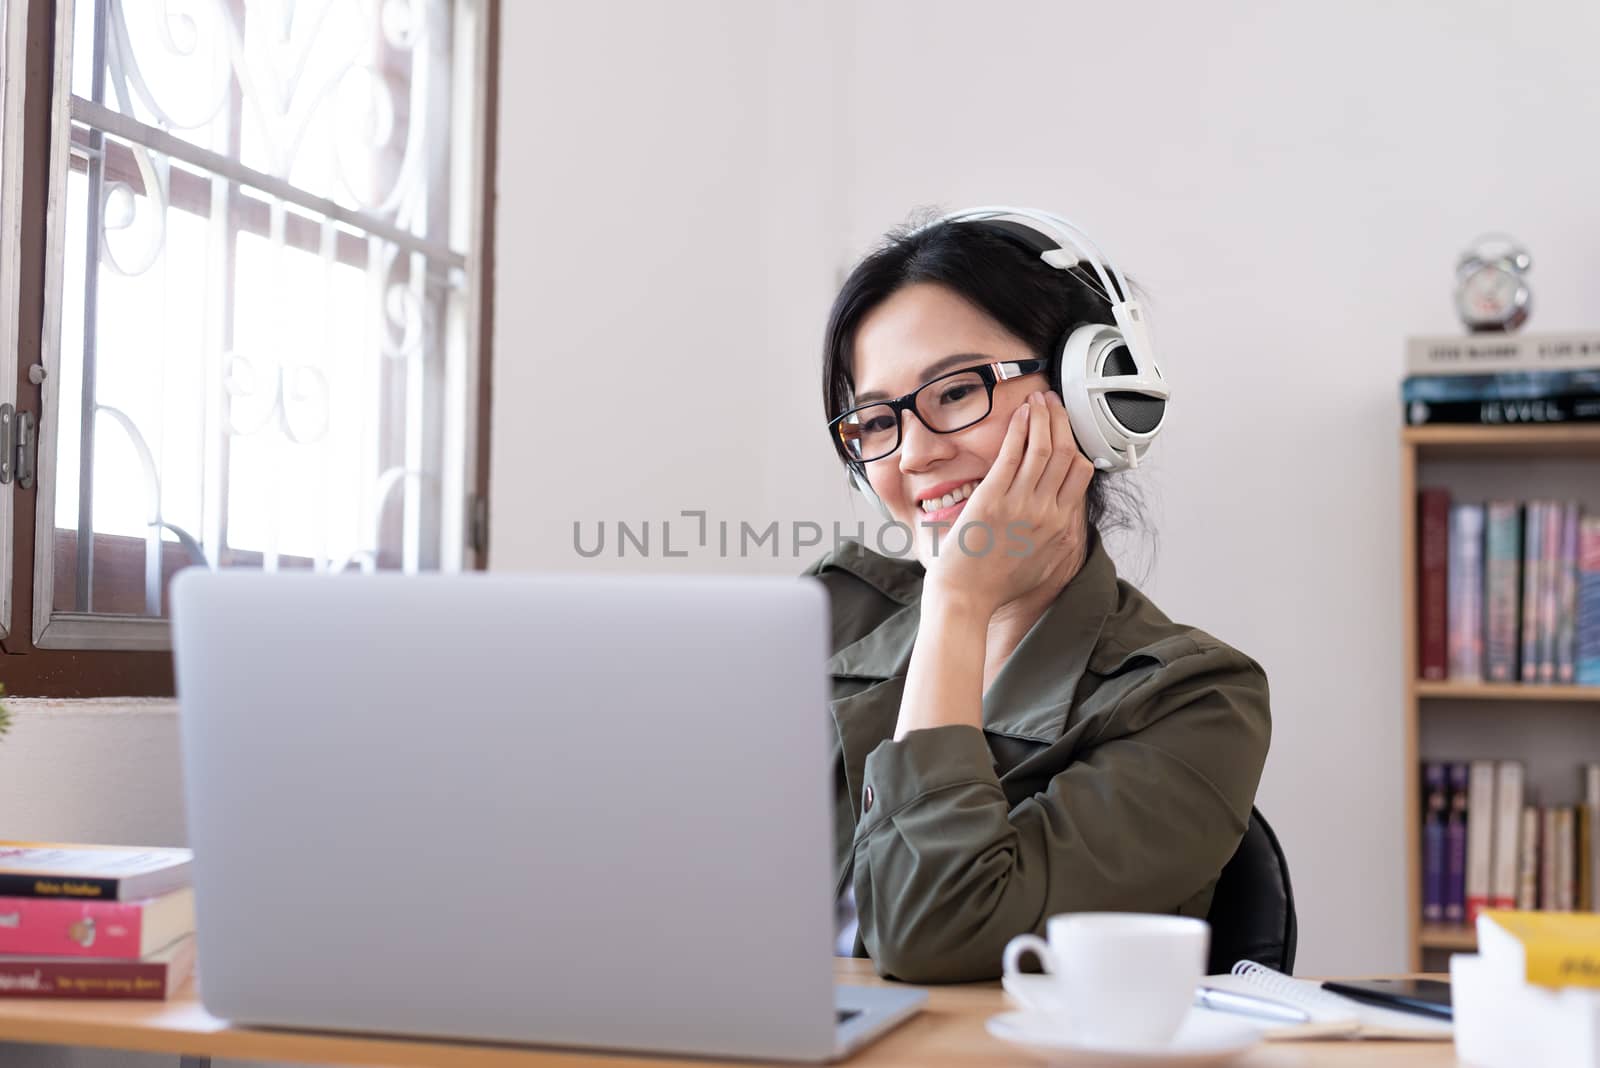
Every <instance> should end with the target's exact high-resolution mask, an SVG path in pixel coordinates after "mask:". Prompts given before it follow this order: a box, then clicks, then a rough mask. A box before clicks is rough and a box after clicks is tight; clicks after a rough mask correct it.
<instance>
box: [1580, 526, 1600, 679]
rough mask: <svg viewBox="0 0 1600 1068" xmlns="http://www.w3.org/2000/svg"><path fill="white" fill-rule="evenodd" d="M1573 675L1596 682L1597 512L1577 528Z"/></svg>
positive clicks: (1599, 637)
mask: <svg viewBox="0 0 1600 1068" xmlns="http://www.w3.org/2000/svg"><path fill="white" fill-rule="evenodd" d="M1576 660H1577V664H1576V668H1577V678H1576V680H1575V681H1576V682H1577V683H1578V684H1579V685H1580V686H1600V516H1584V517H1583V519H1582V520H1581V521H1580V523H1579V529H1578V626H1577V657H1576Z"/></svg>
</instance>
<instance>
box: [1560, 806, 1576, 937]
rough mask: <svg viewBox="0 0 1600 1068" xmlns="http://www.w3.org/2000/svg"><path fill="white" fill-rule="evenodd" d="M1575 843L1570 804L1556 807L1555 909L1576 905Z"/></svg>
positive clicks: (1561, 910)
mask: <svg viewBox="0 0 1600 1068" xmlns="http://www.w3.org/2000/svg"><path fill="white" fill-rule="evenodd" d="M1575 843H1576V835H1575V829H1574V827H1573V819H1572V806H1571V805H1561V806H1559V807H1557V809H1556V905H1555V908H1556V911H1557V912H1571V911H1572V910H1573V909H1574V908H1575V907H1576V905H1577V897H1578V895H1577V893H1576V891H1577V888H1578V879H1577V875H1578V865H1577V858H1576V856H1575V855H1574V850H1573V845H1574V844H1575Z"/></svg>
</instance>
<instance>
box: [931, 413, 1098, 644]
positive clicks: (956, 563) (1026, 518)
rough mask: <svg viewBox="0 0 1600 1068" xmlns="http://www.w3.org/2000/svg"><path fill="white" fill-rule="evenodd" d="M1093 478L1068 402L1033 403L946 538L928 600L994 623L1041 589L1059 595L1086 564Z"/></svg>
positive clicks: (1014, 422)
mask: <svg viewBox="0 0 1600 1068" xmlns="http://www.w3.org/2000/svg"><path fill="white" fill-rule="evenodd" d="M1093 477H1094V464H1093V463H1091V462H1090V460H1089V458H1088V457H1086V456H1084V455H1083V453H1081V452H1079V451H1078V444H1077V442H1076V441H1075V440H1074V439H1073V436H1072V425H1071V423H1070V422H1069V421H1068V419H1067V410H1066V407H1065V406H1064V405H1063V404H1062V403H1061V398H1060V397H1058V396H1057V395H1056V394H1055V393H1054V392H1049V393H1034V394H1032V395H1031V396H1029V397H1028V399H1027V400H1026V401H1025V402H1024V403H1022V404H1021V405H1018V407H1017V410H1016V412H1015V413H1013V415H1012V417H1011V422H1010V424H1009V425H1008V426H1007V427H1006V437H1005V441H1004V442H1002V443H1001V446H1000V453H999V455H998V456H996V457H995V461H994V466H992V467H991V468H990V469H989V473H988V474H987V475H985V476H984V478H983V481H982V482H980V483H979V484H978V488H977V489H976V490H974V491H973V494H972V496H971V497H969V498H968V499H967V506H966V507H965V508H963V509H962V510H961V514H960V515H958V516H957V517H956V519H955V523H954V525H953V527H952V529H950V530H946V531H943V532H942V534H939V535H938V538H939V542H938V552H937V554H936V556H935V558H934V559H931V560H928V561H927V578H926V579H925V580H924V591H925V593H926V594H931V595H933V596H935V597H938V598H941V599H951V600H959V601H961V602H963V603H965V604H966V605H968V606H969V607H970V608H971V610H973V611H974V612H976V613H977V614H979V615H981V616H982V618H984V619H988V618H989V616H992V615H993V614H994V612H995V610H996V609H998V608H999V607H1000V606H1001V605H1003V604H1006V603H1007V602H1009V601H1013V600H1016V599H1017V598H1019V597H1021V596H1023V595H1025V594H1027V593H1030V592H1032V591H1034V590H1037V589H1039V588H1040V587H1041V586H1045V587H1049V588H1050V589H1051V591H1052V595H1053V594H1054V593H1056V592H1059V591H1060V590H1061V589H1062V588H1063V587H1064V586H1066V584H1067V582H1069V581H1070V580H1071V578H1072V576H1073V575H1075V574H1077V571H1078V568H1079V567H1080V566H1082V563H1083V556H1084V551H1085V535H1086V533H1087V524H1086V522H1085V519H1084V495H1085V494H1086V493H1087V492H1088V489H1089V480H1090V479H1091V478H1093ZM963 528H965V529H963ZM985 528H987V529H985Z"/></svg>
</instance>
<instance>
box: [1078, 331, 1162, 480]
mask: <svg viewBox="0 0 1600 1068" xmlns="http://www.w3.org/2000/svg"><path fill="white" fill-rule="evenodd" d="M1060 373H1061V399H1062V402H1063V403H1064V404H1065V406H1066V409H1067V417H1068V418H1069V419H1070V420H1071V421H1072V432H1073V435H1074V436H1075V437H1076V438H1077V439H1078V447H1079V448H1080V449H1082V450H1083V454H1084V455H1085V456H1087V457H1088V458H1089V459H1090V460H1091V461H1093V463H1094V466H1095V468H1096V469H1097V470H1100V471H1107V472H1110V471H1120V470H1123V469H1125V468H1129V467H1133V466H1136V465H1137V464H1138V461H1139V460H1140V459H1142V458H1143V456H1144V453H1145V451H1146V450H1147V449H1148V448H1149V446H1150V443H1151V442H1152V441H1153V440H1155V437H1156V435H1157V434H1159V433H1160V432H1161V427H1162V425H1163V424H1164V423H1165V421H1166V409H1167V396H1168V390H1167V386H1166V383H1165V380H1164V379H1163V378H1162V375H1161V369H1160V368H1159V367H1157V366H1156V364H1155V361H1154V360H1151V359H1150V358H1149V357H1145V358H1144V359H1143V361H1141V360H1140V359H1139V358H1137V357H1136V356H1135V355H1134V354H1133V352H1132V350H1131V349H1130V348H1129V347H1128V343H1127V341H1126V339H1124V337H1123V336H1122V331H1121V330H1119V329H1118V328H1117V327H1115V326H1111V325H1109V324H1106V323H1087V324H1085V325H1083V326H1080V327H1078V328H1077V329H1076V330H1074V331H1073V332H1072V333H1071V335H1070V336H1068V338H1067V341H1066V344H1065V345H1063V346H1062V349H1061V372H1060Z"/></svg>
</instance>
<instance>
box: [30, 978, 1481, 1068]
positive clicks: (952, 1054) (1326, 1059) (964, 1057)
mask: <svg viewBox="0 0 1600 1068" xmlns="http://www.w3.org/2000/svg"><path fill="white" fill-rule="evenodd" d="M835 972H836V974H837V976H838V978H839V979H840V980H841V981H843V982H849V983H857V984H866V985H878V984H879V983H880V982H881V980H879V979H878V978H877V977H876V976H875V975H873V973H872V968H871V965H870V964H869V963H868V962H867V961H862V960H846V959H840V960H837V961H835ZM1010 1007H1011V1006H1010V1005H1009V1003H1008V1002H1007V1000H1006V997H1005V995H1004V994H1003V993H1002V992H1001V991H1000V986H999V984H998V983H975V984H969V985H964V986H947V987H933V988H931V990H930V992H929V998H928V1006H927V1008H926V1009H925V1010H924V1011H923V1012H922V1013H921V1014H919V1015H918V1016H917V1017H916V1018H915V1019H913V1020H911V1021H910V1022H909V1023H907V1024H904V1025H903V1026H901V1027H899V1028H898V1029H896V1030H895V1031H893V1032H891V1033H890V1034H889V1035H887V1036H885V1037H884V1038H882V1039H879V1040H878V1041H877V1042H874V1043H873V1044H872V1045H871V1046H869V1047H867V1049H865V1050H863V1051H862V1052H861V1053H858V1054H857V1055H856V1056H855V1057H853V1058H852V1059H851V1060H849V1061H847V1062H845V1063H846V1064H848V1065H850V1066H851V1068H855V1066H861V1068H881V1066H891V1065H892V1066H899V1065H905V1066H907V1068H910V1066H917V1068H939V1066H949V1068H956V1066H965V1065H979V1064H982V1065H1009V1064H1016V1065H1029V1066H1036V1065H1039V1064H1042V1063H1043V1062H1041V1061H1039V1060H1037V1059H1035V1058H1033V1057H1031V1056H1029V1055H1028V1054H1027V1053H1026V1052H1024V1051H1022V1050H1018V1049H1014V1048H1012V1047H1010V1046H1008V1045H1006V1044H1005V1043H1003V1042H1000V1041H998V1040H997V1039H994V1038H991V1037H990V1036H989V1034H988V1033H987V1032H986V1031H985V1030H984V1026H983V1025H984V1021H985V1020H986V1019H988V1017H990V1016H992V1015H994V1014H995V1013H997V1012H1005V1011H1008V1009H1009V1008H1010ZM0 1042H36V1043H44V1044H49V1045H70V1046H98V1047H105V1048H113V1049H127V1050H141V1051H145V1052H155V1053H170V1054H174V1055H177V1054H186V1055H189V1056H195V1057H233V1058H239V1059H244V1060H276V1061H298V1062H303V1063H315V1064H341V1065H342V1064H350V1065H392V1066H394V1068H411V1066H423V1065H427V1066H434V1065H449V1066H451V1068H455V1066H460V1068H577V1066H580V1065H581V1066H586V1068H633V1066H637V1068H643V1066H646V1065H649V1066H653V1068H666V1066H668V1065H670V1064H674V1063H685V1062H681V1061H672V1060H668V1059H666V1058H662V1057H641V1056H637V1055H635V1056H629V1055H615V1056H612V1055H605V1054H596V1053H586V1052H572V1051H562V1050H543V1049H538V1050H536V1049H527V1048H520V1047H518V1048H514V1047H506V1046H495V1045H480V1044H471V1043H459V1042H430V1041H415V1040H408V1039H384V1038H364V1037H358V1036H351V1035H326V1034H312V1033H304V1032H294V1031H267V1030H252V1029H249V1028H242V1027H233V1026H231V1025H229V1024H228V1023H227V1022H225V1021H223V1020H219V1019H217V1018H216V1017H214V1016H212V1015H210V1014H209V1013H207V1012H206V1011H205V1009H204V1008H202V1007H201V1005H200V1002H199V1001H198V1000H196V998H195V996H194V992H193V989H192V988H188V989H185V990H184V991H183V992H181V993H180V994H179V995H178V997H177V998H175V999H174V1000H172V1001H166V1002H149V1001H99V1002H96V1001H51V1000H42V999H41V1000H19V999H0ZM707 1063H712V1064H716V1065H720V1066H722V1068H727V1066H728V1065H729V1064H730V1063H731V1062H727V1061H718V1062H707ZM1231 1063H1232V1064H1233V1065H1237V1066H1238V1068H1321V1066H1324V1065H1326V1066H1331V1068H1337V1066H1343V1065H1368V1066H1374V1068H1385V1066H1388V1065H1397V1066H1398V1065H1406V1066H1411V1065H1418V1066H1425V1068H1442V1066H1446V1065H1455V1064H1456V1059H1455V1048H1454V1046H1453V1045H1452V1044H1451V1043H1449V1042H1378V1041H1352V1040H1337V1041H1321V1042H1277V1043H1264V1044H1263V1045H1261V1046H1259V1047H1257V1048H1256V1049H1255V1050H1253V1051H1252V1052H1251V1053H1250V1055H1249V1056H1247V1057H1243V1058H1240V1059H1239V1060H1237V1061H1234V1062H1231Z"/></svg>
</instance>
